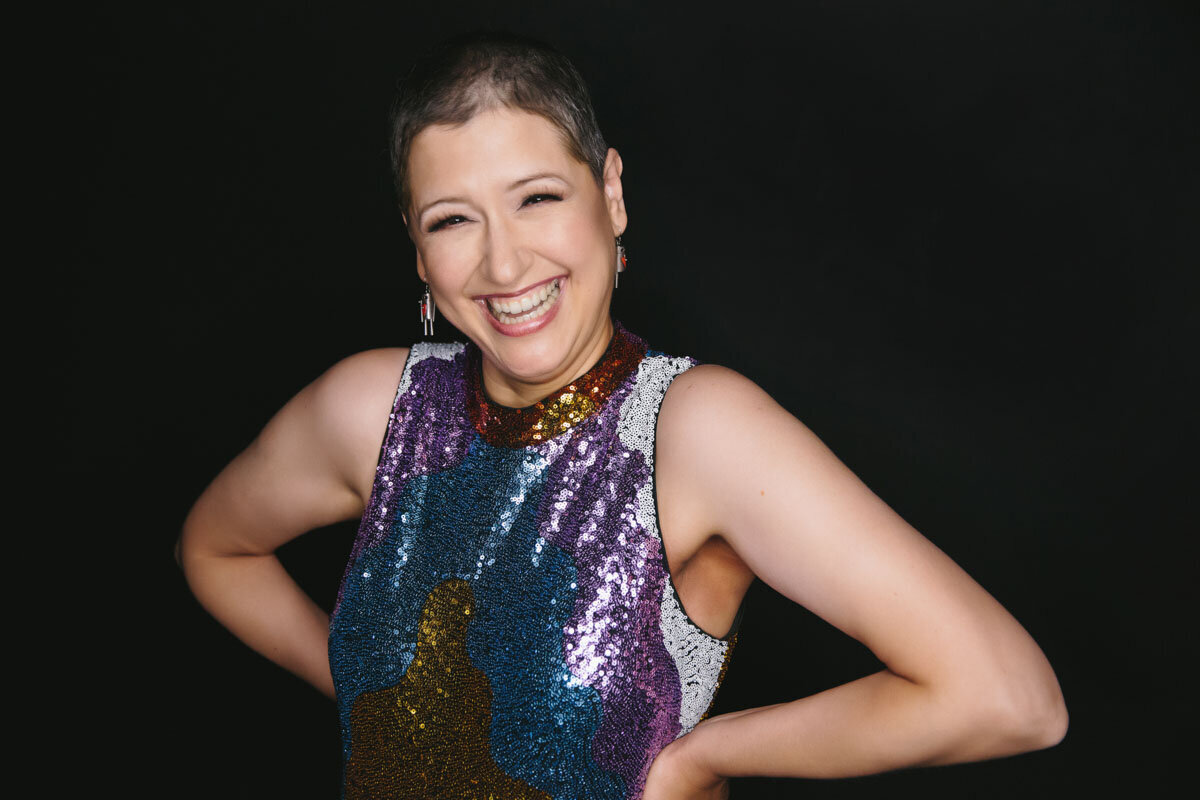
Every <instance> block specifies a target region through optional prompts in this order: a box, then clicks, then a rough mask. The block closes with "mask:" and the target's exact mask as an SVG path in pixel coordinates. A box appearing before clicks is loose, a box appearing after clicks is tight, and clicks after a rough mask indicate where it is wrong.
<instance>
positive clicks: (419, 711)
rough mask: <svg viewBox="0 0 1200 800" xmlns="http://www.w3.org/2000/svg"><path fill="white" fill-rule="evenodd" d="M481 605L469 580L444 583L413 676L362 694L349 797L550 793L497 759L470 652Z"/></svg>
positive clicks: (428, 611) (516, 799) (423, 631)
mask: <svg viewBox="0 0 1200 800" xmlns="http://www.w3.org/2000/svg"><path fill="white" fill-rule="evenodd" d="M474 607H475V602H474V595H473V594H472V592H471V587H470V585H469V584H468V583H467V582H466V581H465V580H461V579H458V578H453V579H450V580H446V581H442V582H441V583H439V584H438V585H437V586H435V587H434V588H433V591H431V592H430V593H429V597H428V599H426V601H425V606H424V608H423V609H422V611H421V620H420V623H419V625H418V628H417V652H416V655H415V656H414V657H413V660H412V663H411V664H409V667H408V670H407V671H406V672H405V674H404V677H403V678H401V679H400V682H399V683H398V684H397V685H395V686H393V687H389V688H386V689H380V690H378V691H375V692H365V693H363V694H362V695H360V696H359V697H358V698H357V699H356V700H355V701H354V706H353V708H352V709H351V712H350V718H351V721H352V728H351V729H352V730H353V732H354V733H353V739H352V741H351V754H350V759H349V761H348V762H347V764H346V800H365V798H435V797H436V798H445V799H446V800H449V798H463V800H468V799H469V800H550V796H549V795H548V794H546V793H544V792H540V791H538V790H536V789H534V788H532V787H530V786H529V785H528V784H526V783H524V782H523V781H520V780H518V779H516V778H513V777H511V776H509V775H506V774H505V773H504V771H503V770H501V769H500V767H499V766H498V765H497V764H496V762H495V761H493V760H492V756H491V752H490V749H489V744H488V727H489V725H490V723H491V703H492V690H491V687H490V686H489V685H488V680H487V676H485V675H484V674H483V673H482V672H481V671H479V670H478V669H477V668H476V667H475V666H474V665H472V664H471V661H470V659H469V658H468V656H467V643H466V637H467V626H468V624H470V622H471V618H472V614H473V613H474Z"/></svg>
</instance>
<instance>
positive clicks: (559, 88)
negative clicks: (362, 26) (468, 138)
mask: <svg viewBox="0 0 1200 800" xmlns="http://www.w3.org/2000/svg"><path fill="white" fill-rule="evenodd" d="M499 106H506V107H508V108H515V109H520V110H522V111H528V112H530V113H533V114H538V115H539V116H542V117H544V118H545V119H546V120H548V121H549V122H550V123H551V124H552V125H554V127H556V128H557V129H558V131H559V134H560V135H561V137H562V141H563V145H564V146H565V147H566V149H567V152H569V153H570V154H571V155H572V156H573V157H575V158H576V159H577V160H579V161H581V162H583V163H584V164H586V165H587V166H588V168H589V169H590V170H591V172H592V174H593V176H594V177H595V179H596V183H597V184H600V183H601V182H602V180H603V174H604V160H605V157H606V156H607V154H608V145H607V144H606V143H605V141H604V136H603V135H602V134H601V133H600V126H599V125H598V124H597V122H596V112H595V110H594V109H593V108H592V100H591V96H590V95H589V94H588V90H587V86H586V85H585V84H584V82H583V77H582V76H581V75H580V74H579V70H577V69H576V68H575V65H574V64H572V63H571V62H570V61H569V60H568V59H567V57H566V56H564V55H563V54H562V53H560V52H558V51H557V50H555V49H554V48H553V47H551V46H550V45H548V44H546V43H545V42H541V41H538V40H536V39H531V38H528V37H524V36H518V35H515V34H511V33H497V32H473V33H468V34H464V35H461V36H457V37H454V38H452V39H448V40H446V41H445V42H443V43H442V44H440V45H438V46H436V47H435V48H434V49H433V50H432V51H430V52H429V53H428V54H426V55H425V56H424V57H422V58H421V59H420V60H419V61H417V63H416V64H414V65H413V68H412V71H411V72H410V73H409V74H408V76H407V77H405V78H404V79H403V80H402V81H401V83H400V91H399V94H398V95H397V97H396V102H395V104H394V105H393V106H392V114H391V123H392V124H391V128H392V143H391V159H392V176H393V178H394V180H395V183H396V194H397V197H398V199H399V202H400V209H401V211H403V212H404V213H405V214H406V215H409V212H410V210H411V209H410V206H411V204H412V192H411V188H410V186H409V169H408V156H409V152H410V150H411V148H412V141H413V138H414V137H416V135H417V134H419V133H420V132H421V131H423V130H424V129H425V128H427V127H429V126H430V125H462V124H465V123H466V122H468V121H469V120H470V119H471V118H472V117H474V116H475V115H476V114H478V113H480V112H481V111H487V110H490V109H492V108H496V107H499ZM408 218H409V219H410V220H411V215H409V216H408Z"/></svg>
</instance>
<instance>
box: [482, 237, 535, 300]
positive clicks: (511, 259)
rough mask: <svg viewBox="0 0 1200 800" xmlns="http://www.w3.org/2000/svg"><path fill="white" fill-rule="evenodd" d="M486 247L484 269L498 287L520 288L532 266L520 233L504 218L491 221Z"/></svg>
mask: <svg viewBox="0 0 1200 800" xmlns="http://www.w3.org/2000/svg"><path fill="white" fill-rule="evenodd" d="M485 248H486V250H485V252H484V255H483V269H484V272H485V274H486V275H487V276H488V278H489V279H490V280H491V281H492V282H493V283H495V284H496V286H497V287H506V288H510V289H515V288H518V284H519V282H520V279H521V276H522V275H524V274H525V273H526V272H527V271H528V270H529V266H530V264H529V252H528V250H527V249H526V247H525V246H524V243H523V242H522V240H521V237H520V233H519V232H518V231H516V230H514V228H513V226H512V225H511V224H509V223H507V222H505V221H503V220H501V221H495V222H489V223H488V230H487V242H486V244H485Z"/></svg>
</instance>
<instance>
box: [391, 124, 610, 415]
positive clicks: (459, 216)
mask: <svg viewBox="0 0 1200 800" xmlns="http://www.w3.org/2000/svg"><path fill="white" fill-rule="evenodd" d="M620 176H621V159H620V156H618V155H617V152H616V151H615V150H611V149H610V150H609V151H608V159H607V161H606V163H605V169H604V185H603V186H598V185H597V184H596V179H595V177H594V176H593V175H592V172H591V170H589V169H588V167H587V165H586V164H584V163H582V162H580V161H578V160H576V159H575V158H574V157H573V156H572V155H571V154H570V153H569V152H568V151H567V150H566V148H565V147H564V146H563V142H562V139H561V135H560V133H559V132H558V129H557V128H555V127H554V126H553V125H552V124H551V123H550V122H549V121H547V120H546V119H544V118H543V117H540V116H538V115H536V114H530V113H527V112H524V111H519V110H514V109H509V108H507V107H499V108H496V109H494V110H489V111H484V112H481V113H479V114H477V115H476V116H474V117H473V118H471V120H469V121H468V122H467V123H466V124H464V125H460V126H457V127H452V126H447V125H434V126H430V127H428V128H426V129H424V130H423V131H421V132H420V133H419V134H417V136H416V137H414V139H413V142H412V146H411V149H410V154H409V185H410V189H411V196H412V207H411V209H412V210H411V213H412V218H411V219H406V223H407V224H408V227H409V231H410V234H411V236H412V238H413V241H414V243H415V244H416V248H417V272H418V273H419V274H420V276H421V279H422V280H424V281H426V282H427V283H428V284H429V287H430V291H431V292H432V293H433V298H434V301H435V302H436V303H437V307H438V310H439V312H440V313H441V315H442V316H444V317H445V318H447V319H449V320H450V322H452V323H453V324H454V326H455V327H457V328H458V329H459V330H460V331H462V332H463V333H464V334H466V335H467V336H469V337H470V338H471V340H472V341H473V342H475V344H476V345H478V346H479V349H480V350H481V351H482V353H483V355H484V363H483V370H484V376H483V377H484V383H485V386H486V387H487V389H488V393H489V395H490V396H491V397H492V399H493V400H495V401H497V402H500V403H503V404H505V405H514V406H524V405H528V404H530V403H532V402H534V401H536V400H538V399H541V398H542V397H543V396H545V394H546V393H548V392H550V391H552V390H554V389H556V388H558V387H559V386H562V385H563V384H565V383H567V382H569V381H571V380H573V379H574V378H575V377H577V376H578V375H579V374H581V373H582V372H583V371H585V370H586V369H587V368H588V367H590V366H591V365H592V363H593V362H595V361H596V360H597V359H598V358H599V357H600V356H601V354H602V353H603V351H604V348H605V347H606V346H607V344H608V340H609V337H610V336H611V332H612V323H611V320H610V318H609V313H608V308H609V302H610V300H611V299H612V290H613V273H614V272H615V271H616V248H615V244H614V237H616V236H618V235H619V234H620V233H621V232H622V231H623V230H624V229H625V224H626V216H625V205H624V200H623V197H622V192H621V177H620ZM543 390H544V391H543ZM539 392H540V393H539Z"/></svg>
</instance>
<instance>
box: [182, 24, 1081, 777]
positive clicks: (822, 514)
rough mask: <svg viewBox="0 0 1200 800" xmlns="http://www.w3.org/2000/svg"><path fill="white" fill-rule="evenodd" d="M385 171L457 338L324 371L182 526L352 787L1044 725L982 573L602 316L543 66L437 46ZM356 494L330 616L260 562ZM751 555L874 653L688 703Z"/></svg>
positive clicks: (1037, 684) (716, 373)
mask: <svg viewBox="0 0 1200 800" xmlns="http://www.w3.org/2000/svg"><path fill="white" fill-rule="evenodd" d="M393 165H394V168H395V172H396V182H397V189H398V192H399V197H400V205H401V209H402V213H403V218H404V222H405V225H406V227H407V229H408V233H409V236H410V237H411V239H412V241H413V243H414V245H415V246H416V253H417V271H418V274H419V275H420V277H421V279H422V280H423V281H425V282H426V285H427V291H426V294H425V297H424V298H423V300H422V303H421V315H422V321H423V323H424V325H425V326H426V329H427V330H428V328H429V327H430V326H431V325H432V324H433V323H434V321H435V316H436V315H435V311H434V309H435V308H436V309H437V310H439V311H440V313H441V315H442V316H443V317H445V318H447V319H449V320H450V321H451V322H452V323H454V325H455V327H457V328H458V329H459V330H460V331H462V332H463V333H464V334H465V335H466V336H467V337H468V339H469V340H470V344H468V345H458V344H450V345H433V344H427V343H422V344H418V345H415V346H414V347H412V348H411V349H405V348H388V349H380V350H372V351H367V352H363V353H359V354H357V355H354V356H351V357H349V358H347V359H345V360H343V361H341V362H340V363H338V364H336V365H334V366H333V367H332V368H331V369H330V370H329V371H328V372H326V373H325V374H324V375H322V376H321V377H320V378H319V379H317V380H316V381H315V382H314V383H313V384H311V385H310V386H308V387H306V388H305V389H304V390H303V391H301V392H300V393H299V394H298V395H297V396H296V397H295V398H293V399H292V400H291V401H290V402H289V403H288V404H287V405H286V406H285V407H284V408H283V409H282V410H281V411H280V412H279V413H278V414H277V415H276V416H275V417H274V418H273V419H272V420H271V421H270V422H269V423H268V424H267V426H266V427H265V428H264V430H263V431H262V433H261V434H260V435H259V437H258V438H257V439H256V440H255V441H254V442H253V443H252V444H251V445H250V446H249V447H248V448H247V450H246V451H245V452H243V453H242V454H241V455H239V456H238V457H237V458H236V459H235V460H234V461H233V462H232V463H231V464H230V465H229V466H228V467H227V468H226V469H225V470H224V471H222V473H221V474H220V475H218V476H217V478H216V479H215V480H214V481H213V483H212V485H211V486H209V488H208V489H207V490H206V491H205V492H204V494H203V495H202V496H201V497H200V499H199V500H198V501H197V503H196V505H195V506H194V508H193V509H192V511H191V513H190V514H189V516H188V518H187V520H186V522H185V525H184V530H183V533H182V535H181V537H180V545H179V555H180V562H181V564H182V565H183V567H184V570H185V573H186V575H187V579H188V582H189V584H190V585H191V587H192V589H193V591H194V592H195V594H196V596H197V597H198V598H199V600H200V601H201V603H202V604H203V605H204V606H205V607H206V608H207V609H208V610H209V611H210V612H211V613H213V614H214V615H215V616H216V617H217V618H218V619H219V620H220V621H221V622H222V623H223V624H225V625H226V626H227V627H229V628H230V629H231V630H232V631H233V632H234V633H235V634H236V635H238V636H239V637H240V638H241V639H242V640H243V641H245V642H246V643H247V644H249V645H250V646H251V647H253V648H254V649H256V650H258V651H259V652H261V653H263V654H264V655H266V656H267V657H269V658H271V659H272V660H274V661H275V662H277V663H279V664H280V665H282V666H284V667H285V668H287V669H290V670H292V671H293V672H295V673H296V674H298V675H300V676H301V677H303V678H304V679H305V680H307V681H309V682H310V683H312V684H313V685H314V686H316V687H317V688H318V689H319V690H321V691H323V692H324V693H325V694H327V695H329V696H330V697H332V698H335V699H336V700H337V702H338V708H339V712H340V718H341V724H342V734H343V748H344V756H345V773H344V793H345V796H347V797H393V796H395V797H409V796H411V797H461V796H480V797H488V796H494V797H505V798H508V797H529V798H533V797H539V798H540V797H571V798H574V797H589V798H591V797H645V798H647V799H648V800H661V799H662V798H702V797H721V796H724V795H725V794H726V793H727V779H728V778H729V777H731V776H743V775H771V776H797V777H839V776H850V775H863V774H869V773H874V772H880V771H884V770H889V769H895V768H899V767H903V766H908V765H918V764H929V765H932V764H948V763H954V762H961V761H970V760H977V759H985V758H993V757H998V756H1003V755H1009V754H1014V753H1019V752H1023V751H1028V750H1032V749H1037V748H1042V747H1048V746H1051V745H1053V744H1055V743H1057V742H1058V741H1059V740H1061V738H1062V737H1063V736H1064V734H1065V731H1066V724H1067V715H1066V710H1065V706H1064V703H1063V699H1062V695H1061V692H1060V690H1059V687H1058V683H1057V680H1056V679H1055V676H1054V673H1053V671H1052V670H1051V668H1050V666H1049V664H1048V663H1047V662H1046V659H1045V657H1044V656H1043V655H1042V653H1041V651H1040V650H1039V648H1038V647H1037V645H1036V644H1035V643H1034V641H1033V640H1032V639H1031V638H1030V637H1029V635H1028V634H1027V633H1026V632H1025V631H1024V630H1023V629H1022V628H1021V626H1020V625H1019V624H1018V623H1017V622H1016V620H1014V619H1013V618H1012V617H1011V616H1010V615H1009V614H1008V613H1007V612H1006V611H1005V610H1004V609H1003V608H1002V607H1001V606H1000V605H999V604H998V603H997V602H996V601H995V600H994V599H993V598H992V597H991V596H990V595H988V594H987V592H986V591H984V590H983V589H982V588H981V587H980V586H978V585H977V584H976V583H975V582H974V581H973V580H971V578H970V577H969V576H967V575H966V574H965V573H964V572H963V571H962V570H961V569H960V568H959V567H958V566H957V565H955V564H954V563H953V562H952V561H951V560H950V559H949V558H948V557H947V556H946V555H945V554H943V553H942V552H941V551H940V550H938V549H937V548H936V547H935V546H934V545H932V544H931V543H930V542H929V541H927V540H926V539H924V538H923V537H922V536H921V535H920V534H919V533H917V532H916V531H915V530H914V529H913V528H912V527H911V526H909V525H908V524H907V523H905V522H904V520H902V519H901V518H900V517H898V516H897V515H896V514H895V513H894V512H893V511H892V510H891V509H890V508H889V507H888V506H887V505H886V504H884V503H883V502H882V501H881V500H880V499H879V498H877V497H876V496H875V495H874V494H873V493H872V492H871V491H870V490H869V489H868V488H867V487H866V486H865V485H864V484H863V483H862V482H861V481H860V480H858V479H857V478H856V477H855V476H854V475H853V474H852V473H851V472H850V471H849V470H848V469H847V468H846V467H845V466H844V465H843V464H842V463H841V462H840V461H839V460H838V459H837V458H836V457H835V456H834V455H833V453H831V452H830V451H829V450H828V449H827V448H826V447H825V446H824V445H823V444H822V443H821V441H820V440H819V439H818V438H817V437H816V436H815V435H814V434H813V433H812V432H811V431H809V430H808V429H807V428H806V427H805V426H804V425H803V423H801V422H800V421H799V420H797V419H795V418H794V417H793V416H791V415H790V414H789V413H787V412H786V411H785V410H784V409H783V408H781V407H780V406H779V405H778V404H776V403H775V402H774V401H773V400H772V399H771V398H770V397H769V396H768V395H766V394H765V393H764V392H763V391H762V390H761V389H759V388H758V387H757V386H756V385H755V384H753V383H752V382H750V381H749V380H747V379H746V378H744V377H742V376H741V375H739V374H737V373H735V372H733V371H731V370H728V369H725V368H722V367H719V366H715V365H698V364H697V363H696V362H695V361H694V360H692V359H688V358H673V357H670V356H667V355H665V354H662V353H658V352H656V351H653V350H650V349H649V348H648V347H647V345H646V343H645V342H644V341H642V340H641V339H640V338H638V337H637V336H636V335H634V334H632V333H631V332H629V331H628V330H626V329H625V328H624V327H623V326H621V325H620V324H619V323H616V322H614V321H613V320H612V319H611V317H610V314H609V304H610V301H611V298H612V292H613V291H614V288H615V287H616V286H617V285H619V272H620V271H621V269H622V268H623V266H624V264H625V254H624V249H623V247H622V246H621V238H620V237H621V235H622V233H623V232H624V231H625V228H626V225H627V222H628V216H627V213H626V210H625V203H624V196H623V191H622V185H621V172H622V163H621V158H620V156H619V155H618V153H617V151H616V150H614V149H611V148H608V147H607V146H606V145H605V143H604V140H603V137H602V136H601V135H600V132H599V129H598V127H597V125H596V122H595V117H594V113H593V111H592V109H591V105H590V100H589V99H588V96H587V91H586V88H585V87H584V86H583V83H582V81H581V80H580V78H579V76H578V73H577V72H576V71H575V69H574V67H572V66H571V65H570V63H569V62H568V61H566V59H565V58H563V57H562V56H561V55H559V54H557V53H556V52H554V51H553V50H551V49H549V48H547V47H545V46H543V45H539V44H537V43H533V42H528V41H525V40H521V39H516V38H513V37H498V36H473V37H466V38H464V39H460V40H458V41H455V42H452V43H450V44H449V45H447V46H445V47H443V48H442V49H441V50H440V51H439V52H438V53H436V54H435V55H434V56H432V57H431V58H428V59H426V60H425V61H424V62H422V63H421V64H420V65H419V66H418V68H417V70H416V71H415V72H414V73H413V75H411V76H410V77H409V79H408V80H407V81H406V86H405V90H404V91H403V93H402V95H401V99H400V101H399V103H398V105H397V110H396V113H395V119H394V142H393ZM381 438H382V447H381V444H380V440H381ZM357 517H361V520H362V521H361V524H360V528H359V534H358V537H357V539H356V541H355V545H354V549H353V552H352V554H351V557H350V560H349V563H348V565H347V568H346V574H345V577H344V579H343V583H342V587H341V590H340V591H339V596H338V602H337V605H336V606H335V609H334V613H333V614H332V616H330V615H326V614H325V613H324V612H323V611H322V610H321V609H320V608H319V607H318V606H317V605H316V604H315V603H314V602H313V601H312V600H311V599H309V598H308V597H307V596H305V595H304V594H303V593H302V592H301V591H300V590H299V589H298V587H297V586H296V584H295V583H294V582H293V581H292V580H291V579H290V578H289V576H288V575H287V573H286V572H285V571H284V570H283V568H282V567H281V566H280V564H279V562H278V560H277V559H276V558H275V557H274V556H273V555H272V553H273V551H274V550H275V549H276V548H277V547H279V546H280V545H281V544H283V543H284V542H286V541H288V540H289V539H291V538H294V537H295V536H298V535H300V534H301V533H303V532H305V531H307V530H311V529H313V528H316V527H320V526H323V525H327V524H330V523H333V522H336V521H339V520H345V519H351V518H357ZM756 576H757V577H759V578H761V579H762V580H764V581H765V582H767V583H768V584H770V585H771V586H772V587H774V588H775V589H777V590H778V591H779V592H781V593H783V594H784V595H786V596H788V597H790V598H791V599H793V600H795V601H796V602H798V603H801V604H803V605H805V606H806V607H808V608H809V609H811V610H813V611H814V612H815V613H817V614H819V615H820V616H821V617H823V618H824V619H826V620H827V621H829V622H830V623H832V624H833V625H835V626H837V627H838V628H840V629H841V630H843V631H845V632H846V633H848V634H849V635H851V636H854V637H855V638H856V639H858V640H859V641H861V642H863V643H864V644H865V645H866V646H868V647H869V648H870V649H871V650H872V651H873V652H874V653H875V655H876V656H878V657H879V659H880V660H881V661H882V662H883V663H884V664H886V667H887V668H886V669H884V670H882V671H880V672H878V673H875V674H873V675H869V676H867V677H864V678H862V679H859V680H856V681H852V682H850V683H848V684H845V685H843V686H838V687H836V688H832V689H829V690H828V691H825V692H821V693H819V694H817V695H814V696H811V697H806V698H802V699H799V700H796V701H794V702H790V703H783V704H779V705H775V706H770V707H765V708H755V709H747V710H744V711H740V712H737V713H732V714H725V715H721V716H717V717H712V718H707V719H705V715H706V714H707V711H708V710H709V708H710V705H711V701H712V698H713V696H714V694H715V692H716V689H717V687H718V685H719V683H720V679H721V676H722V675H723V672H724V667H725V665H726V664H727V663H728V659H729V658H730V655H731V653H732V652H733V640H734V636H735V631H736V626H737V619H738V616H739V610H740V607H741V603H742V599H743V598H744V596H745V593H746V590H747V588H748V586H749V585H750V582H751V581H752V580H753V579H754V577H756ZM684 609H686V611H685V610H684Z"/></svg>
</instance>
